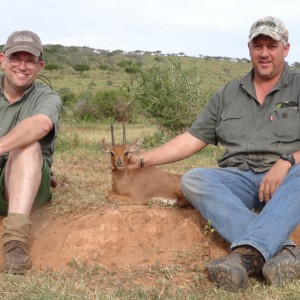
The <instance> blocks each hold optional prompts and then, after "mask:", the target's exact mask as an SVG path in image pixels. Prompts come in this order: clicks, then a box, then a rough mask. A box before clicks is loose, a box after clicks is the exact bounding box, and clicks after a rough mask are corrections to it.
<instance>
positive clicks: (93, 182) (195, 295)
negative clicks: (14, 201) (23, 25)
mask: <svg viewBox="0 0 300 300" xmlns="http://www.w3.org/2000/svg"><path fill="white" fill-rule="evenodd" d="M155 130H156V128H155V127H154V126H152V125H151V124H136V125H130V126H128V127H127V136H128V141H131V140H134V139H136V138H139V137H144V136H146V135H151V134H152V133H153V132H155ZM115 131H116V139H117V140H119V139H120V137H121V126H120V125H119V126H116V129H115ZM102 138H106V139H107V140H109V139H110V131H109V125H102V124H95V123H83V124H74V123H68V122H65V121H63V122H62V126H61V131H60V134H59V137H58V140H57V151H56V153H55V163H54V170H55V172H56V174H57V176H58V181H59V186H58V187H57V188H56V189H55V190H54V196H53V202H52V204H51V205H50V206H47V207H45V208H43V209H42V210H41V211H39V212H38V213H39V214H41V215H42V216H47V217H49V218H51V219H52V220H53V224H54V221H55V220H56V219H58V218H64V219H65V220H68V219H70V218H75V217H76V218H77V219H78V218H79V217H80V216H84V215H87V214H89V213H91V212H100V213H101V211H103V210H109V209H117V208H116V206H113V205H112V204H111V203H110V202H108V200H107V198H106V192H107V189H108V188H109V186H110V176H111V175H110V172H109V159H108V158H107V156H106V155H105V154H103V153H102V152H101V150H100V149H99V145H98V142H99V141H100V140H101V139H102ZM219 154H220V149H217V148H214V147H212V148H207V149H206V151H204V152H203V153H201V154H196V155H194V156H193V157H191V158H188V159H186V160H184V161H181V162H178V163H175V164H172V165H168V166H164V169H166V170H169V171H172V172H178V173H183V172H185V171H187V170H188V169H190V168H193V167H196V166H204V167H209V166H214V165H215V164H216V158H217V157H218V156H219ZM155 206H156V204H150V205H149V207H148V208H146V209H149V210H150V209H153V208H154V207H155ZM132 209H133V210H135V209H136V208H132ZM169 209H170V208H169ZM162 210H164V208H162ZM171 210H176V208H171ZM188 213H193V210H191V211H190V212H187V214H188ZM142 225H143V224H141V226H142ZM53 226H54V225H53ZM62 229H63V228H62ZM215 239H216V237H214V236H212V237H211V240H210V243H211V247H213V246H214V245H215ZM35 243H39V240H36V241H35ZM49 254H50V253H49ZM61 255H63V253H61ZM178 255H180V260H174V262H172V263H170V264H168V265H159V264H158V265H157V264H154V265H150V266H149V267H147V268H142V269H141V268H135V267H134V266H128V267H127V268H119V267H118V266H114V267H110V268H107V267H104V266H103V265H101V264H93V265H87V264H85V263H80V262H79V261H77V260H70V261H69V262H68V266H69V269H68V270H67V271H66V270H53V269H45V270H39V271H37V270H34V271H32V272H31V273H29V274H28V275H25V276H13V275H4V274H2V275H1V282H0V299H24V300H26V299H28V300H29V299H41V300H42V299H43V300H44V299H65V300H67V299H70V300H71V299H257V300H260V299H261V300H268V299H272V300H273V299H299V291H300V282H295V283H294V284H291V285H288V286H285V287H281V288H274V287H269V286H268V285H266V284H265V283H263V282H261V281H256V280H254V279H251V280H250V285H249V288H247V289H246V290H244V291H241V292H239V293H237V294H231V293H227V292H224V291H222V290H218V289H216V288H215V287H214V286H213V285H212V284H211V283H210V282H209V280H208V278H207V274H206V271H205V269H204V268H202V267H200V261H201V260H202V258H201V257H202V256H201V249H200V250H199V249H198V250H197V248H195V249H189V251H187V252H184V254H183V253H178ZM46 257H47V255H46ZM36 259H37V257H33V261H34V262H35V261H36Z"/></svg>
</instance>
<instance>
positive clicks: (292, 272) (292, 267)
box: [262, 257, 300, 286]
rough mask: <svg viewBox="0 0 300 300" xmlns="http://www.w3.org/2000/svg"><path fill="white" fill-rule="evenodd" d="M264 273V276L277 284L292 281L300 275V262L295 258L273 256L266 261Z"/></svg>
mask: <svg viewBox="0 0 300 300" xmlns="http://www.w3.org/2000/svg"><path fill="white" fill-rule="evenodd" d="M262 273H263V276H264V278H265V279H266V280H267V281H268V282H269V283H271V284H273V285H275V286H278V285H282V284H286V283H290V282H292V281H293V280H294V279H295V278H296V277H299V276H300V262H299V261H298V260H296V259H294V258H291V259H284V260H283V259H282V258H280V257H278V259H275V258H273V259H272V261H270V262H267V263H265V265H264V267H263V269H262Z"/></svg>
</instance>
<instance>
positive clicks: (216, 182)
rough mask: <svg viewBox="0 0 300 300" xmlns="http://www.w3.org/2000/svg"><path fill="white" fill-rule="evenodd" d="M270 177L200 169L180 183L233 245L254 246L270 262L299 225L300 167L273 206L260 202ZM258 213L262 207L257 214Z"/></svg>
mask: <svg viewBox="0 0 300 300" xmlns="http://www.w3.org/2000/svg"><path fill="white" fill-rule="evenodd" d="M265 174H266V173H265V172H264V173H256V172H254V171H252V170H248V171H241V170H239V169H238V168H196V169H192V170H190V171H189V172H187V173H186V174H185V175H184V176H183V177H182V180H181V185H182V190H183V193H184V195H185V196H186V197H187V198H188V199H189V201H190V202H191V203H192V205H193V206H194V207H195V208H196V209H197V210H199V211H200V212H201V214H202V216H203V217H204V218H205V219H206V220H210V222H211V225H212V226H213V227H214V228H215V229H216V230H217V232H218V233H219V234H220V235H221V236H222V237H223V238H224V239H225V240H227V241H228V242H229V243H231V249H233V248H235V247H238V246H241V245H250V246H252V247H254V248H256V249H257V250H259V251H260V252H261V254H262V255H263V256H264V258H265V260H266V261H267V260H269V259H270V258H272V257H273V256H274V254H276V252H278V251H279V250H280V249H281V248H282V247H283V246H284V245H294V243H293V242H292V241H290V240H288V238H289V236H290V235H291V234H292V232H293V231H294V230H295V228H296V226H297V225H298V223H300V164H298V165H295V166H294V167H292V168H291V169H290V171H289V173H288V175H287V176H286V177H285V179H284V181H283V182H282V184H281V185H280V186H279V187H278V189H277V190H276V192H275V193H274V195H273V197H272V198H271V200H270V201H269V202H268V203H265V202H263V203H261V202H259V200H258V188H259V185H260V183H261V181H262V179H263V177H264V175H265ZM253 209H258V210H260V209H262V210H261V212H260V213H256V212H254V211H253Z"/></svg>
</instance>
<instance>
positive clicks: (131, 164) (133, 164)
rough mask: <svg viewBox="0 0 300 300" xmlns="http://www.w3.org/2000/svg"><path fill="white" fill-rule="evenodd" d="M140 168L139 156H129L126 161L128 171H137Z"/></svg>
mask: <svg viewBox="0 0 300 300" xmlns="http://www.w3.org/2000/svg"><path fill="white" fill-rule="evenodd" d="M140 167H141V159H140V156H138V155H134V154H130V156H129V159H128V169H129V170H132V169H138V168H140Z"/></svg>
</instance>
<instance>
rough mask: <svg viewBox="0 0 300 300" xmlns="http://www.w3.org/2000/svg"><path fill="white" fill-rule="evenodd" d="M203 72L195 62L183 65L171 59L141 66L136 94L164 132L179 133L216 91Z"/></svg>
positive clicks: (188, 124) (189, 123)
mask: <svg viewBox="0 0 300 300" xmlns="http://www.w3.org/2000/svg"><path fill="white" fill-rule="evenodd" d="M203 76H204V75H200V74H199V70H198V69H197V68H196V67H195V66H194V65H188V66H186V67H184V68H183V67H182V66H181V64H180V63H178V62H174V61H173V60H172V59H170V60H169V64H167V66H166V67H164V66H154V67H151V68H150V69H144V70H141V72H140V77H139V79H138V84H137V87H136V88H135V95H136V98H137V99H138V100H139V101H140V103H141V106H142V107H143V109H144V111H145V113H146V114H147V115H148V116H150V117H151V118H154V119H155V120H156V122H157V124H158V126H159V128H160V129H161V130H162V131H163V132H165V133H167V134H170V135H171V136H172V135H176V134H178V133H181V132H183V131H184V130H186V129H187V128H188V127H189V126H190V125H191V124H192V122H193V121H194V120H195V119H196V117H197V116H198V114H199V112H200V111H201V110H202V109H203V108H204V106H205V105H206V103H207V100H208V98H209V97H210V96H211V94H212V92H213V91H212V89H211V88H210V87H209V86H205V85H204V83H203V82H204V77H203Z"/></svg>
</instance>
